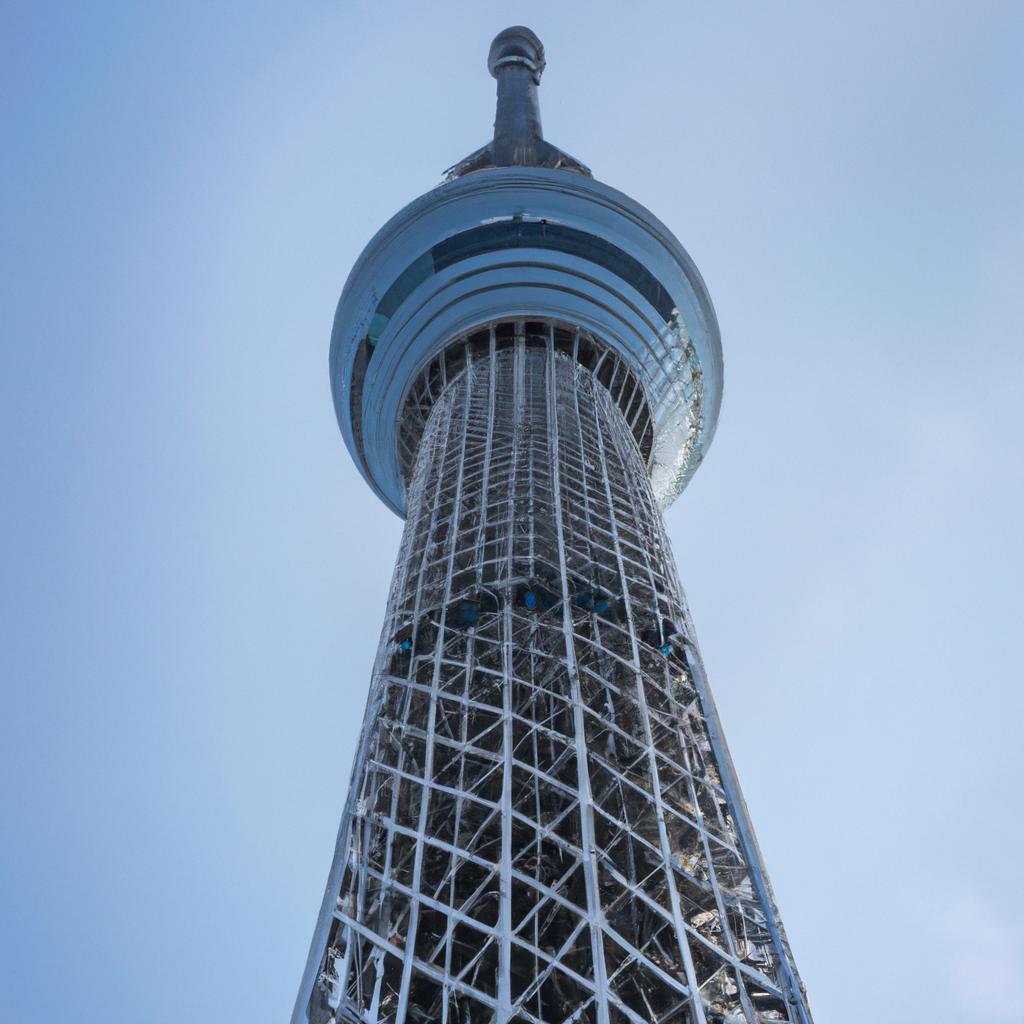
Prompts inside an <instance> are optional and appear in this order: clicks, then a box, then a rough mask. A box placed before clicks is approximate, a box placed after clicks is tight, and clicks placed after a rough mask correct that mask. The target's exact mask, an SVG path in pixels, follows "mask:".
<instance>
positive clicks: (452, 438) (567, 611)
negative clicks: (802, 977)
mask: <svg viewBox="0 0 1024 1024" xmlns="http://www.w3.org/2000/svg"><path fill="white" fill-rule="evenodd" d="M489 339H490V340H489V344H488V345H487V346H483V347H481V346H479V345H477V347H476V354H475V356H474V358H473V359H472V360H470V361H469V363H468V368H467V369H465V370H464V372H463V373H462V374H461V376H459V377H457V378H456V379H455V380H454V381H452V382H451V383H449V384H448V386H447V388H446V390H445V391H444V392H443V394H442V395H440V397H439V398H438V399H437V400H436V402H435V403H434V404H433V407H432V409H431V411H430V414H429V418H428V420H427V423H426V427H425V430H424V434H423V439H422V441H421V443H420V446H419V452H418V456H417V459H416V462H415V467H414V470H413V476H412V481H411V484H410V488H409V501H408V509H409V512H408V517H407V523H406V528H405V533H404V537H403V541H402V547H401V551H400V555H399V558H398V564H397V568H396V571H395V578H394V582H393V586H392V593H391V599H390V606H389V611H388V616H387V621H386V625H385V629H384V635H383V638H382V641H381V647H380V651H379V655H378V660H377V665H376V669H375V674H374V679H373V683H372V690H371V697H370V703H369V707H368V711H367V720H366V725H365V728H364V733H363V738H362V741H361V746H360V751H359V754H358V755H357V759H356V765H355V769H354V774H353V788H352V792H351V794H350V797H349V802H348V806H347V808H346V812H345V820H344V822H343V824H342V830H341V833H340V839H339V847H338V853H337V857H338V858H340V862H339V866H340V872H341V873H340V885H338V886H337V888H336V891H335V892H333V893H332V894H330V897H331V899H332V900H335V898H336V901H335V902H334V903H333V904H332V906H333V925H332V928H331V931H330V934H329V937H328V939H327V942H326V945H325V947H324V948H323V950H322V954H323V955H322V959H321V968H320V974H319V978H318V980H317V984H316V986H315V988H314V992H313V996H312V999H311V1002H310V1017H311V1020H312V1021H313V1024H324V1022H329V1021H351V1022H356V1021H361V1022H366V1024H383V1022H387V1024H408V1022H416V1024H420V1022H423V1024H425V1022H441V1024H485V1022H495V1024H505V1022H511V1021H516V1022H523V1024H525V1022H530V1024H574V1022H580V1024H625V1022H631V1024H701V1022H705V1021H722V1022H736V1024H738V1022H742V1021H746V1022H749V1024H756V1022H767V1021H791V1022H794V1024H796V1022H801V1024H808V1022H809V1021H810V1016H809V1014H808V1013H807V1010H806V1005H805V1000H804V996H803V994H802V991H801V988H800V984H799V980H798V978H797V976H796V972H795V969H794V968H793V965H792V958H791V955H790V953H789V949H788V946H787V944H786V941H785V938H784V935H783V933H782V931H781V925H780V924H779V921H778V917H777V913H776V910H775V907H774V902H773V899H772V896H771V891H770V888H769V887H768V885H767V880H766V879H765V878H764V875H763V870H762V869H761V868H760V864H759V860H758V854H757V851H756V844H755V842H754V840H753V836H752V835H751V834H749V833H748V831H747V830H748V828H749V826H747V825H746V812H745V808H743V807H742V798H741V797H740V796H739V793H738V791H736V790H735V789H734V787H732V786H731V785H730V780H731V779H732V775H731V765H729V764H728V763H726V762H727V760H728V755H727V754H725V753H724V746H723V745H722V744H721V742H720V740H719V739H718V738H717V737H716V733H715V726H714V722H713V721H712V720H711V719H713V712H712V711H711V710H710V703H709V702H710V696H709V695H708V694H707V693H706V689H705V687H704V683H703V676H702V669H701V664H700V659H699V655H698V653H697V651H696V649H695V646H694V640H693V635H692V629H691V627H690V621H689V616H688V613H687V611H686V607H685V603H684V599H683V596H682V593H681V590H680V588H679V585H678V582H677V579H676V574H675V569H674V565H673V561H672V556H671V553H670V550H669V546H668V543H667V540H666V538H665V535H664V531H663V528H662V523H661V516H660V513H659V511H658V509H657V507H656V504H655V501H654V498H653V495H652V493H651V489H650V486H649V483H648V480H647V476H646V473H645V471H644V466H643V461H642V458H641V455H640V452H639V450H638V448H637V444H636V441H635V439H634V437H633V436H632V434H631V431H630V426H629V424H628V423H627V421H626V419H625V417H624V416H623V414H622V412H621V411H620V409H619V408H618V407H617V406H616V403H615V402H614V401H613V399H612V398H611V396H610V395H609V394H608V392H607V390H606V389H605V388H604V387H603V386H602V385H601V384H600V383H598V382H597V381H596V380H595V379H594V377H593V376H592V374H591V373H590V372H589V371H588V370H587V369H586V368H585V367H583V366H581V365H579V364H578V363H574V362H573V361H572V359H571V358H570V357H568V356H566V355H565V354H563V353H562V352H559V351H558V350H557V348H556V346H555V345H554V328H553V327H544V326H543V325H534V324H531V325H526V324H523V323H516V324H513V325H511V330H504V331H502V330H501V329H498V328H492V329H491V330H490V334H489ZM709 714H710V718H709Z"/></svg>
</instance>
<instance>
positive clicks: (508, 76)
mask: <svg viewBox="0 0 1024 1024" xmlns="http://www.w3.org/2000/svg"><path fill="white" fill-rule="evenodd" d="M545 63H546V62H545V59H544V44H543V43H542V42H541V41H540V39H538V38H537V35H536V33H534V32H532V31H531V30H530V29H528V28H526V27H525V26H523V25H513V26H512V28H507V29H505V30H504V32H499V33H498V34H497V35H496V36H495V37H494V42H492V43H491V48H490V50H489V51H488V54H487V67H488V69H489V70H490V72H491V74H492V75H493V76H494V77H495V78H496V79H497V82H498V106H497V111H496V113H495V117H494V138H493V140H492V141H491V142H489V143H487V145H486V146H482V147H481V148H480V149H478V150H477V151H476V152H475V153H471V154H470V155H469V156H467V157H466V158H465V159H464V160H462V161H460V162H459V163H457V164H456V165H455V166H454V167H451V168H449V170H448V172H447V174H446V177H447V178H448V179H449V180H451V179H452V178H460V177H462V175H464V174H469V173H470V172H471V171H480V170H484V169H485V168H488V167H559V168H561V169H563V170H567V171H575V172H576V173H578V174H586V175H588V176H589V175H590V169H589V168H588V167H586V166H585V165H584V164H582V163H580V162H579V160H577V159H576V158H575V157H572V156H570V155H569V154H568V153H565V152H563V151H562V150H560V149H558V148H557V147H556V146H552V145H551V143H549V142H545V141H544V133H543V131H542V130H541V124H540V100H539V98H538V96H537V87H538V86H539V85H540V76H541V75H542V74H543V73H544V67H545Z"/></svg>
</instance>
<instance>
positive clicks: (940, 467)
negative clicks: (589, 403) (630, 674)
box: [0, 0, 1024, 1024]
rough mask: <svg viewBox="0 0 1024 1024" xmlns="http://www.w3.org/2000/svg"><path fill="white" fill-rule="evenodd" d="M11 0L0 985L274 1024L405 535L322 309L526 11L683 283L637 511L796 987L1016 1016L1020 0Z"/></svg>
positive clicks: (860, 1017)
mask: <svg viewBox="0 0 1024 1024" xmlns="http://www.w3.org/2000/svg"><path fill="white" fill-rule="evenodd" d="M0 18H2V22H0V78H2V88H0V111H2V115H0V116H2V119H3V123H2V130H3V146H2V147H0V168H2V172H3V188H2V190H0V210H2V218H3V221H2V223H3V231H2V234H0V237H2V239H3V245H2V247H0V261H2V266H0V270H2V273H0V311H2V324H3V331H2V335H0V337H2V341H3V373H2V374H0V417H2V431H3V434H2V436H3V443H2V445H0V452H2V455H0V458H2V462H0V471H2V482H3V494H4V499H3V501H2V502H0V537H2V541H3V549H4V550H3V566H4V573H3V576H4V586H3V587H2V588H0V602H2V605H0V611H2V614H3V622H4V624H5V629H4V641H3V644H2V647H0V682H2V686H3V698H4V699H3V713H2V715H0V749H2V751H3V759H4V771H3V773H2V776H0V803H2V817H0V821H2V827H3V842H2V843H0V872H2V874H0V880H2V881H0V886H2V888H0V900H2V903H0V962H2V963H3V965H4V966H3V970H2V971H0V1019H2V1020H3V1021H11V1022H18V1024H35V1022H40V1024H42V1022H44V1021H45V1022H51V1021H55V1020H74V1021H80V1022H89V1024H92V1022H97V1024H99V1022H102V1024H121V1022H124V1024H171V1022H173V1024H181V1022H183V1021H188V1022H190V1024H192V1022H195V1024H204V1022H211V1024H212V1022H219V1021H223V1020H245V1021H253V1022H263V1021H266V1022H280V1021H283V1020H285V1019H286V1017H287V1014H288V1013H289V1012H290V1008H291V1003H292V1000H293V998H294V993H295V990H296V986H297V984H298V981H299V975H300V972H301V968H302V964H303V962H304V958H305V954H306V949H307V945H308V941H309V938H310V935H311V931H312V927H313V922H314V919H315V916H316V912H317V909H318V906H319V901H320V897H321V893H322V886H323V883H324V880H325V878H326V873H327V868H328V865H329V862H330V857H331V853H332V847H333V841H334V834H335V830H336V827H337V822H338V818H339V815H340V812H341V808H342V804H343V801H344V798H345V792H346V788H347V782H348V774H349V767H350V761H351V757H352V751H353V744H354V739H355V736H356V733H357V731H358V728H359V724H360V721H361V717H362V707H363V702H364V698H365V693H366V687H367V681H368V675H369V670H370V666H371V662H372V658H373V653H374V648H375V646H376V639H377V632H378V630H379V626H380V621H381V617H382V614H383V609H384V602H385V596H386V591H387V586H388V582H389V576H390V572H391V567H392V564H393V560H394V556H395V553H396V549H397V544H398V538H399V532H400V523H399V521H398V520H397V519H395V518H394V517H392V516H391V515H390V514H389V513H387V512H386V511H385V510H384V508H383V507H382V506H381V505H380V504H379V503H378V502H377V501H376V499H374V498H373V496H372V495H371V494H370V492H369V490H368V488H367V487H366V486H365V485H364V484H363V483H362V481H361V480H360V478H359V477H358V475H357V473H356V471H355V470H354V468H353V466H352V464H351V463H350V461H349V459H348V457H347V454H346V453H345V451H344V448H343V445H342V442H341V439H340V436H339V435H338V432H337V428H336V425H335V423H334V418H333V410H332V408H331V402H330V397H329V390H328V381H327V346H328V338H329V332H330V325H331V318H332V316H333V311H334V306H335V303H336V301H337V296H338V293H339V291H340V288H341V285H342V283H343V281H344V278H345V275H346V274H347V272H348V269H349V267H350V266H351V264H352V262H353V260H354V259H355V257H356V256H357V255H358V253H359V251H360V250H361V248H362V247H363V245H364V244H365V243H366V241H367V240H368V239H369V238H370V236H371V235H372V234H373V232H374V231H375V230H376V228H377V227H378V226H379V225H380V224H381V223H382V222H383V221H384V220H385V219H386V218H387V217H388V216H390V215H391V214H392V213H393V212H394V211H395V210H396V209H397V208H398V207H399V206H401V205H403V204H404V203H405V202H407V201H408V200H410V199H412V198H413V197H414V196H416V195H417V194H419V193H421V192H423V191H425V190H426V189H428V188H430V187H432V186H433V185H434V184H436V183H437V182H438V181H439V180H440V176H441V172H442V171H443V169H444V168H446V167H447V166H449V165H450V164H451V163H453V162H454V161H455V160H457V159H458V158H459V157H461V156H463V155H465V154H466V153H468V152H469V151H471V150H472V149H475V148H476V147H477V146H479V145H480V144H482V143H483V142H484V141H485V140H486V139H487V137H488V134H489V131H490V125H491V121H492V118H493V82H492V80H491V79H490V77H489V76H488V74H487V71H486V68H485V55H486V50H487V46H488V44H489V42H490V40H491V38H492V37H493V35H494V34H495V33H496V32H497V31H498V30H500V29H501V28H503V27H505V26H506V25H509V24H515V23H525V24H528V25H530V26H531V27H532V28H534V29H535V30H536V31H537V32H538V34H539V35H540V36H541V38H542V39H543V40H544V42H545V44H546V47H547V51H548V60H549V66H548V71H547V73H546V75H545V79H544V83H543V86H542V89H541V100H542V109H543V113H544V125H545V131H546V134H547V136H548V138H549V139H550V140H551V141H552V142H554V143H555V144H556V145H558V146H561V147H562V148H564V149H566V150H568V151H569V152H571V153H573V154H575V155H577V156H578V157H580V158H581V159H582V160H584V161H585V162H586V163H588V164H589V165H590V166H591V167H592V168H593V169H594V172H595V174H596V176H597V177H599V178H600V179H602V180H604V181H607V182H608V183H609V184H612V185H614V186H616V187H618V188H621V189H623V190H624V191H627V192H629V193H630V194H631V195H633V196H635V197H636V198H637V199H639V200H640V201H641V202H643V203H645V204H646V205H647V206H649V207H650V208H651V209H652V210H654V211H655V213H656V214H657V215H658V216H659V217H660V218H661V219H662V220H663V221H664V222H665V223H666V224H668V225H669V226H670V227H671V228H672V229H673V230H674V231H675V232H676V234H677V235H678V236H679V237H680V239H681V240H682V241H683V244H684V245H685V246H686V247H687V248H688V250H689V251H690V253H691V254H692V255H693V257H694V259H695V260H696V261H697V264H698V266H699V267H700V268H701V271H702V272H703V274H704V277H705V279H706V281H707V283H708V286H709V288H710V290H711V294H712V297H713V298H714V301H715V304H716V307H717V310H718V314H719V319H720V322H721V326H722V334H723V342H724V347H725V360H726V396H725V403H724V406H723V410H722V418H721V421H720V426H719V430H718V435H717V437H716V439H715V443H714V445H713V447H712V449H711V453H710V455H709V457H708V459H707V461H706V463H705V465H704V466H703V467H702V468H701V470H700V472H699V473H698V474H697V476H696V478H695V480H694V482H693V484H692V485H691V487H690V488H689V490H688V491H687V492H686V493H685V494H684V495H683V497H682V499H680V501H679V502H678V503H677V504H676V505H675V506H673V508H672V509H671V510H670V511H669V513H668V516H667V523H668V529H669V533H670V536H671V538H672V541H673V544H674V547H675V551H676V557H677V559H678V562H679V568H680V573H681V576H682V578H683V582H684V585H685V586H686V588H687V591H688V594H689V598H690V603H691V606H692V609H693V613H694V618H695V620H696V624H697V628H698V631H699V635H700V639H701V642H702V646H703V649H704V655H705V659H706V661H707V664H708V668H709V672H710V676H711V682H712V686H713V687H714V690H715V693H716V696H717V699H718V703H719V707H720V710H721V713H722V717H723V719H724V723H725V728H726V732H727V735H728V737H729V741H730V745H731V747H732V751H733V755H734V758H735V760H736V762H737V767H738V770H739V773H740V777H741V779H742V781H743V784H744V788H745V791H746V794H747V798H748V802H749V804H750V807H751V812H752V815H753V818H754V822H755V825H756V826H757V829H758V834H759V837H760V840H761V845H762V847H763V849H764V853H765V857H766V860H767V862H768V866H769V870H770V872H771V874H772V878H773V881H774V884H775V888H776V892H777V895H778V898H779V902H780V904H781V907H782V911H783V915H784V919H785V922H786V926H787V929H788V931H789V935H790V938H791V940H792V944H793V947H794V950H795V952H796V956H797V959H798V962H799V965H800V968H801V971H802V973H803V976H804V979H805V981H806V983H807V986H808V989H809V992H810V996H811V1001H812V1007H813V1008H814V1010H815V1012H816V1016H817V1018H818V1020H819V1021H820V1022H822V1024H824V1022H826V1021H828V1022H831V1024H854V1022H856V1024H861V1022H863V1021H866V1020H870V1021H872V1022H876V1021H877V1022H879V1024H888V1022H892V1024H897V1022H898V1024H904V1022H907V1021H918V1020H920V1021H929V1022H931V1024H965V1022H966V1024H974V1022H978V1024H982V1022H984V1024H1020V1022H1022V1021H1024V1009H1022V1007H1024V924H1022V922H1024V883H1022V880H1021V871H1020V867H1019V863H1018V862H1019V860H1020V850H1021V846H1022V843H1024V814H1022V813H1021V799H1020V788H1021V782H1022V775H1024V772H1022V768H1024V755H1022V752H1021V748H1022V746H1024V744H1022V742H1021V722H1022V714H1024V678H1022V676H1024V672H1022V669H1021V663H1022V658H1021V655H1020V644H1021V636H1022V632H1024V631H1022V628H1021V606H1022V601H1021V590H1022V582H1021V581H1022V577H1024V557H1022V556H1024V550H1022V548H1024V545H1022V540H1021V529H1022V528H1021V524H1022V521H1024V486H1022V474H1021V443H1022V440H1024V437H1022V434H1024V431H1022V427H1021V413H1020V394H1021V390H1022V387H1024V372H1022V371H1024V365H1022V363H1024V359H1022V342H1024V315H1022V301H1021V299H1022V295H1021V267H1022V265H1024V252H1022V248H1024V245H1022V238H1024V198H1022V186H1021V182H1022V180H1024V159H1022V157H1024V144H1022V137H1024V132H1022V123H1021V122H1022V117H1021V115H1022V105H1024V104H1022V96H1024V72H1022V68H1024V61H1022V60H1021V52H1020V40H1021V38H1022V29H1024V24H1022V21H1024V17H1022V8H1021V7H1020V6H1019V5H1017V4H1012V3H985V2H982V3H967V2H963V3H956V4H954V3H942V2H932V3H913V2H908V3H900V4H883V3H879V2H867V3H864V2H861V3H843V4H819V3H810V2H803V3H800V2H795V3H791V4H785V5H781V4H779V5H760V4H759V5H754V4H750V5H742V4H719V5H707V4H700V5H698V4H693V3H680V2H674V3H663V4H655V3H647V2H642V0H638V2H636V3H631V4H622V3H618V4H612V3H601V2H595V0H591V2H587V3H569V2H563V3H557V4H556V3H551V2H548V3H535V2H523V3H498V2H486V0H480V2H475V3H472V4H470V3H461V4H454V3H441V2H435V3H431V4H413V3H406V4H401V3H393V2H378V3H375V4H369V3H327V2H324V0H319V2H318V0H309V2H307V3H303V4H296V3H289V4H285V3H277V4H273V3H269V2H261V0H249V2H247V3H241V2H205V3H196V2H192V3H189V2H184V0H182V2H177V3H171V2H167V3H157V2H153V3H137V2H136V3H131V2H123V3H118V2H99V0H98V2H96V3H93V4H81V3H74V4H72V3H65V4H59V3H47V2H45V0H40V2H36V3H21V4H18V3H8V4H6V5H4V7H3V12H2V14H0Z"/></svg>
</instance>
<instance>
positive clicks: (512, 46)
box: [487, 25, 544, 85]
mask: <svg viewBox="0 0 1024 1024" xmlns="http://www.w3.org/2000/svg"><path fill="white" fill-rule="evenodd" d="M510 64H521V65H523V66H524V67H527V68H529V69H530V71H531V72H532V74H533V80H534V82H536V83H537V84H538V85H539V84H540V76H541V75H542V74H543V73H544V44H543V43H542V42H541V41H540V40H539V39H538V38H537V36H536V34H535V33H533V32H531V31H530V29H528V28H526V27H525V26H524V25H513V26H512V27H511V28H507V29H505V31H504V32H499V33H498V34H497V35H496V36H495V37H494V42H493V43H491V49H490V51H489V52H488V54H487V67H488V68H489V69H490V72H491V74H492V75H494V77H495V78H497V77H498V74H499V72H500V71H501V69H502V68H503V67H508V66H509V65H510Z"/></svg>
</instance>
